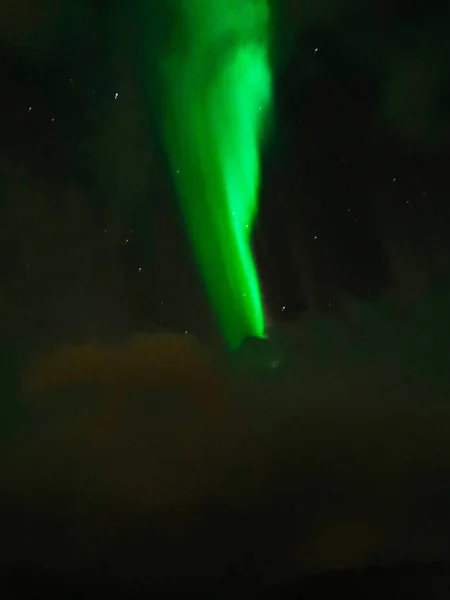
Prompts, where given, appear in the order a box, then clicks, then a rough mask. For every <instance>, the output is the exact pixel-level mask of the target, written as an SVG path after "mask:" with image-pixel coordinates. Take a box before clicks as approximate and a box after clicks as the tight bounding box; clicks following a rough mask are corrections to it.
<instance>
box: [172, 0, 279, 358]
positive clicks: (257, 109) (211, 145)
mask: <svg viewBox="0 0 450 600" xmlns="http://www.w3.org/2000/svg"><path fill="white" fill-rule="evenodd" d="M174 1H175V3H176V6H177V9H178V10H181V11H182V12H181V13H179V24H178V29H175V32H174V36H173V46H172V48H171V50H170V52H169V57H168V59H167V60H166V61H165V62H164V67H163V68H164V80H165V86H166V87H165V108H166V113H165V123H164V127H165V139H166V143H167V148H168V153H169V156H170V160H171V165H172V170H173V173H174V177H175V179H176V186H177V192H178V196H179V201H180V207H181V210H182V213H183V216H184V219H185V222H186V226H187V230H188V234H189V237H190V240H191V243H192V246H193V249H194V253H195V256H196V260H197V263H198V266H199V269H200V272H201V275H202V277H203V280H204V283H205V286H206V290H207V293H208V296H209V299H210V302H211V305H212V307H213V309H214V311H215V314H216V317H217V320H218V324H219V327H220V329H221V331H222V333H223V335H224V338H225V340H226V342H227V344H228V346H229V347H230V348H235V347H237V346H238V345H239V344H240V343H241V342H242V341H243V340H244V339H245V338H246V337H248V336H257V337H263V336H264V332H265V321H264V311H263V303H262V297H261V291H260V286H259V281H258V274H257V269H256V265H255V262H254V259H253V256H252V251H251V232H252V226H253V223H254V219H255V216H256V213H257V209H258V190H259V180H260V161H259V146H260V142H261V139H262V134H263V126H264V122H265V120H266V118H267V114H268V112H269V108H270V105H271V97H272V81H271V70H270V64H269V18H270V13H269V8H268V4H267V0H174Z"/></svg>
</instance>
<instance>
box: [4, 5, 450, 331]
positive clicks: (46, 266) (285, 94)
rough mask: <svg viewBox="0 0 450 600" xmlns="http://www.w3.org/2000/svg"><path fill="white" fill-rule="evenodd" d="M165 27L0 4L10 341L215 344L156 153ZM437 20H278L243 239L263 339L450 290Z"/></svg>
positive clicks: (335, 8)
mask: <svg viewBox="0 0 450 600" xmlns="http://www.w3.org/2000/svg"><path fill="white" fill-rule="evenodd" d="M165 7H166V5H165V3H162V4H161V5H158V8H156V9H155V8H153V7H150V9H151V10H150V9H149V7H148V6H147V4H146V3H139V2H136V3H130V4H127V8H125V7H124V6H123V5H122V4H121V3H114V2H112V3H107V4H105V3H104V2H87V1H86V2H82V1H80V2H78V3H75V4H73V6H72V5H71V7H70V8H68V7H67V6H65V4H64V3H60V2H58V1H57V0H47V1H46V2H42V3H40V4H39V7H37V6H34V5H33V7H32V6H31V4H30V5H29V3H27V2H26V1H25V0H22V2H18V3H13V2H3V3H2V9H1V11H2V12H1V15H2V23H3V24H2V36H1V44H2V45H1V61H2V77H3V83H2V90H3V92H2V95H1V98H0V103H1V119H0V126H1V142H0V167H1V172H2V212H3V216H2V219H1V222H2V228H1V234H0V235H1V245H2V248H3V252H2V302H3V304H4V305H5V307H6V311H5V312H4V314H5V315H8V317H7V318H6V323H4V326H5V327H6V329H8V330H9V331H10V334H11V335H14V333H13V332H14V330H15V328H16V329H17V331H18V330H19V329H20V330H21V331H22V335H25V333H24V332H25V331H26V332H28V333H27V334H26V335H27V337H30V343H31V340H32V339H33V340H34V342H33V343H41V342H38V341H37V340H38V339H40V338H42V337H47V338H49V339H50V338H52V337H55V338H56V339H60V338H74V337H77V336H78V337H83V338H84V339H86V338H89V337H93V336H94V337H95V336H101V335H105V331H106V330H109V331H110V330H111V329H115V330H116V333H117V334H120V332H122V331H123V330H125V331H129V330H130V329H131V330H133V329H141V328H145V327H149V326H150V325H151V324H152V325H157V326H162V327H168V328H173V329H176V330H179V331H184V330H189V331H192V332H195V333H197V334H199V335H200V336H202V337H205V336H206V337H209V338H211V337H214V336H215V333H214V331H215V327H214V325H213V318H212V316H211V313H210V310H209V308H208V305H207V301H206V299H205V297H204V294H203V291H202V286H201V283H200V281H199V279H198V276H197V274H196V269H195V267H194V265H193V260H192V257H191V255H190V251H189V245H188V242H187V240H186V237H185V232H184V228H183V226H182V223H181V221H180V217H179V216H178V212H177V209H176V201H175V199H174V193H173V189H172V186H171V181H170V176H169V173H168V169H167V168H166V163H165V160H164V154H163V153H162V151H161V142H160V139H159V138H158V128H157V123H158V118H159V117H158V115H159V114H160V113H159V111H158V102H159V101H158V94H157V63H158V57H160V56H161V54H162V53H163V52H164V44H165V43H166V38H167V35H168V31H169V30H170V11H168V10H166V9H165ZM448 12H449V11H448V9H447V8H446V7H445V6H444V5H440V4H439V3H438V2H427V3H421V2H401V1H400V0H398V1H392V2H384V1H382V0H371V1H368V2H363V3H356V2H352V1H350V0H348V1H346V2H341V3H339V4H338V5H334V4H333V3H327V2H325V1H324V2H303V3H297V2H295V1H293V2H286V3H285V4H282V5H281V9H280V5H277V6H276V10H275V12H274V19H273V22H274V44H273V57H274V73H275V82H274V83H275V111H274V115H275V118H274V123H273V127H272V129H271V134H270V136H269V140H268V142H267V144H266V150H265V155H264V165H263V184H262V190H261V203H260V213H259V216H258V222H257V224H256V227H255V235H254V238H255V239H254V246H255V253H256V257H257V260H258V264H259V268H260V274H261V280H262V285H263V289H264V293H265V297H266V304H267V306H268V314H269V319H270V321H271V322H274V321H275V322H277V321H279V320H286V319H287V320H292V319H296V318H297V317H298V316H299V315H300V314H301V312H302V311H303V310H304V309H305V308H310V309H314V310H319V311H324V310H330V309H331V310H334V311H335V312H336V313H339V312H342V311H343V310H345V308H343V306H344V305H345V303H346V300H343V299H342V298H343V297H345V296H356V297H358V298H362V299H368V298H374V297H376V296H377V295H379V294H380V293H383V294H384V293H392V292H393V291H394V292H395V297H396V300H395V301H396V302H397V303H398V304H399V305H400V306H402V307H403V308H404V307H405V305H406V304H407V303H408V302H409V299H410V298H411V297H412V294H414V293H417V292H418V290H419V289H422V288H423V287H424V286H425V287H426V286H427V285H428V284H429V282H430V281H431V280H435V279H436V277H439V276H441V275H442V274H443V273H444V272H445V271H446V269H447V262H448V261H447V255H448V245H447V244H448V243H447V237H448V236H447V227H448V223H449V222H450V221H449V218H448V217H449V215H448V199H447V194H448V189H449V176H448V168H447V163H448V158H449V136H448V133H449V132H450V105H449V96H448V94H449V88H448V79H447V76H448V60H449V58H450V45H449V43H448V40H447V37H448V36H447V23H448V19H447V17H448ZM147 24H148V26H147ZM165 36H166V37H165ZM116 94H117V97H116ZM44 332H45V333H44Z"/></svg>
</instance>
